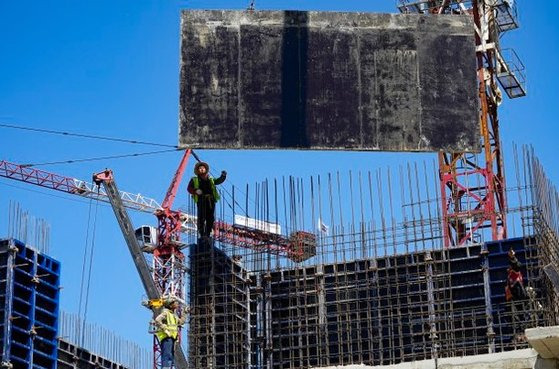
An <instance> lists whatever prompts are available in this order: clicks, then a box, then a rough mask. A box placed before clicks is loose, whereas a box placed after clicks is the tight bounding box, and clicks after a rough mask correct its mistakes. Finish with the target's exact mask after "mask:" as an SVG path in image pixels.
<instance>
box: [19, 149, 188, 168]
mask: <svg viewBox="0 0 559 369" xmlns="http://www.w3.org/2000/svg"><path fill="white" fill-rule="evenodd" d="M182 150H184V149H168V150H158V151H148V152H140V153H134V154H122V155H110V156H98V157H93V158H82V159H74V160H60V161H49V162H43V163H27V164H21V165H20V166H21V167H22V168H29V167H38V166H41V165H54V164H73V163H83V162H86V161H98V160H107V159H121V158H130V157H136V156H146V155H155V154H163V153H168V152H174V151H182Z"/></svg>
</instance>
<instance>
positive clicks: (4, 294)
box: [0, 239, 60, 369]
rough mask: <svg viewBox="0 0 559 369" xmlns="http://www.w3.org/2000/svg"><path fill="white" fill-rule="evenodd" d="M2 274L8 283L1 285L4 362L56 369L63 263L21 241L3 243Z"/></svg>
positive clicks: (1, 243)
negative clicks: (61, 269)
mask: <svg viewBox="0 0 559 369" xmlns="http://www.w3.org/2000/svg"><path fill="white" fill-rule="evenodd" d="M11 266H13V268H12V267H11ZM2 273H3V274H2ZM6 273H11V274H10V275H6ZM0 274H2V275H1V277H6V278H5V279H6V281H7V282H6V283H5V284H3V285H0V287H1V288H0V296H1V298H0V303H1V304H3V315H2V316H1V318H2V319H1V320H0V323H1V324H2V326H1V329H2V331H1V332H2V334H1V336H2V349H3V356H2V361H3V362H10V363H11V364H12V365H13V366H14V367H17V368H44V369H55V368H56V360H57V336H58V311H59V297H60V296H59V286H60V263H59V262H58V261H56V260H54V259H52V258H50V257H48V256H46V255H43V254H41V253H39V252H38V251H37V250H34V249H32V248H30V247H27V246H26V245H25V244H23V243H22V242H19V241H17V240H12V239H10V240H0ZM0 279H3V278H0ZM10 318H11V319H10Z"/></svg>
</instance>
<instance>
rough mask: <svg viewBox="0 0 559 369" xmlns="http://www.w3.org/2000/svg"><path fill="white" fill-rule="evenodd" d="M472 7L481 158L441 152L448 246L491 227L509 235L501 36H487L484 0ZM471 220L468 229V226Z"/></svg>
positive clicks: (494, 232)
mask: <svg viewBox="0 0 559 369" xmlns="http://www.w3.org/2000/svg"><path fill="white" fill-rule="evenodd" d="M446 4H448V2H446ZM445 6H446V5H445ZM472 6H473V9H472V15H473V17H474V22H475V25H476V28H477V29H476V47H477V68H478V80H479V99H480V103H481V109H480V130H481V137H482V145H483V147H482V152H483V161H482V163H480V164H478V163H477V161H476V160H473V159H471V158H469V157H468V155H467V154H466V153H443V152H441V153H439V171H440V172H439V173H440V189H441V195H442V196H441V205H442V215H443V235H444V245H445V247H450V246H459V245H463V244H465V243H467V242H469V241H472V240H474V238H475V234H476V232H479V231H480V230H481V229H483V228H490V230H491V238H492V240H497V239H499V238H506V236H507V222H506V193H505V172H504V168H503V158H502V151H501V142H500V139H499V120H498V115H497V100H498V98H499V97H497V96H496V93H495V91H494V89H493V88H492V86H494V85H495V84H496V73H495V68H494V64H495V56H494V49H493V47H494V45H491V43H492V42H495V41H497V40H491V39H489V40H486V39H485V35H487V36H489V35H494V34H495V33H494V32H489V24H488V21H487V18H486V17H485V14H486V11H487V10H488V8H487V5H486V4H485V2H484V1H483V0H479V1H478V0H474V1H472ZM443 11H444V7H441V8H440V9H439V13H442V12H443ZM480 33H481V34H480ZM489 37H491V36H489ZM468 223H469V224H470V227H469V229H468V227H467V226H466V224H468Z"/></svg>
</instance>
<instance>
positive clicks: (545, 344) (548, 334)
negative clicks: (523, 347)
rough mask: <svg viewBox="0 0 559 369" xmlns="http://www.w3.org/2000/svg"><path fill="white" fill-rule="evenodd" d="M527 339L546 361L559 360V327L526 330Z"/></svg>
mask: <svg viewBox="0 0 559 369" xmlns="http://www.w3.org/2000/svg"><path fill="white" fill-rule="evenodd" d="M525 335H526V339H527V340H528V342H529V343H530V345H531V346H532V347H533V348H534V349H535V350H536V351H537V352H538V354H540V356H541V357H542V358H545V359H559V326H552V327H536V328H530V329H526V331H525Z"/></svg>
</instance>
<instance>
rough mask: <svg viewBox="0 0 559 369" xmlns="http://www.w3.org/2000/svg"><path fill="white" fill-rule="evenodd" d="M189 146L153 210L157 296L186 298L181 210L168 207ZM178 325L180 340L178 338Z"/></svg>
mask: <svg viewBox="0 0 559 369" xmlns="http://www.w3.org/2000/svg"><path fill="white" fill-rule="evenodd" d="M190 154H191V150H190V149H188V150H186V151H185V153H184V155H183V157H182V159H181V161H180V164H179V167H178V168H177V171H176V172H175V176H174V177H173V180H172V181H171V184H170V185H169V189H168V190H167V194H166V195H165V199H164V200H163V204H162V205H161V209H160V210H158V211H156V212H155V215H156V217H157V220H158V226H157V247H156V248H155V250H154V251H153V264H152V270H153V271H152V276H153V280H154V282H155V285H156V286H157V288H158V290H159V294H160V296H165V297H171V296H172V297H175V298H178V299H180V300H181V301H185V296H184V282H185V273H186V266H185V263H184V262H185V258H184V254H183V253H182V251H181V246H182V244H181V242H180V236H181V224H182V222H181V213H180V212H179V211H174V210H171V207H172V206H173V202H174V200H175V197H176V195H177V191H178V188H179V185H180V183H181V180H182V177H183V175H184V170H185V168H186V165H187V164H188V159H189V157H190ZM181 336H182V335H181V330H180V329H179V338H178V340H179V344H180V340H181ZM160 362H161V347H160V345H159V340H158V339H157V337H156V336H155V335H154V336H153V368H154V369H158V368H159V367H160V366H159V363H160Z"/></svg>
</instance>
